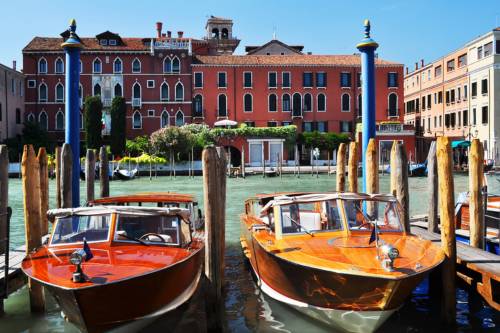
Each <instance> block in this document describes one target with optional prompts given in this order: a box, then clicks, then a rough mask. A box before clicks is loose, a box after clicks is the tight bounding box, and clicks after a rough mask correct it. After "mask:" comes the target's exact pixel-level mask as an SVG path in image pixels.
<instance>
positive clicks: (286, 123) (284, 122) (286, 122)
mask: <svg viewBox="0 0 500 333" xmlns="http://www.w3.org/2000/svg"><path fill="white" fill-rule="evenodd" d="M291 124H292V122H291V121H282V122H281V126H290V125H291Z"/></svg>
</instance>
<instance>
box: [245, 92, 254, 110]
mask: <svg viewBox="0 0 500 333" xmlns="http://www.w3.org/2000/svg"><path fill="white" fill-rule="evenodd" d="M243 104H244V106H243V111H244V112H252V111H253V101H252V95H251V94H245V96H244V97H243Z"/></svg>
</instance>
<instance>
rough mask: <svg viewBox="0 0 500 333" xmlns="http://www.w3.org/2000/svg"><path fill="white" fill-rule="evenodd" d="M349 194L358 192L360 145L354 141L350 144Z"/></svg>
mask: <svg viewBox="0 0 500 333" xmlns="http://www.w3.org/2000/svg"><path fill="white" fill-rule="evenodd" d="M348 168H349V169H348V170H349V171H348V177H349V192H353V193H357V192H358V143H357V142H356V141H352V142H351V143H350V144H349V166H348Z"/></svg>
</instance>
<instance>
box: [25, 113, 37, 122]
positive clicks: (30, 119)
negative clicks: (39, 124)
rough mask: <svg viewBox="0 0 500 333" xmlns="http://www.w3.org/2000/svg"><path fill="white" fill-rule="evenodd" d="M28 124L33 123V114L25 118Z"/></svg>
mask: <svg viewBox="0 0 500 333" xmlns="http://www.w3.org/2000/svg"><path fill="white" fill-rule="evenodd" d="M27 120H28V122H30V123H32V122H34V121H35V115H34V114H33V113H30V114H29V115H28V118H27Z"/></svg>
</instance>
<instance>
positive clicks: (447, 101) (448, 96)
mask: <svg viewBox="0 0 500 333" xmlns="http://www.w3.org/2000/svg"><path fill="white" fill-rule="evenodd" d="M445 100H446V104H450V91H449V90H447V91H446V98H445Z"/></svg>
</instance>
